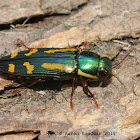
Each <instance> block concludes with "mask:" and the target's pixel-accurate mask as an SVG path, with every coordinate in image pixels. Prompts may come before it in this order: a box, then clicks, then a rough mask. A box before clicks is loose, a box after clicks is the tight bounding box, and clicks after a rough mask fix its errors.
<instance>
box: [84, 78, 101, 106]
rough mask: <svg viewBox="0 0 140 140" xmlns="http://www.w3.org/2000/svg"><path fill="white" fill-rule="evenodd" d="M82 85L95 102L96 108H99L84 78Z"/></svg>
mask: <svg viewBox="0 0 140 140" xmlns="http://www.w3.org/2000/svg"><path fill="white" fill-rule="evenodd" d="M82 84H83V87H84V88H86V89H87V91H88V92H89V94H90V95H91V96H92V99H93V101H94V102H95V105H96V108H99V105H98V103H97V101H96V99H95V97H94V94H92V93H91V91H90V90H89V88H88V84H87V82H86V81H85V80H83V81H82Z"/></svg>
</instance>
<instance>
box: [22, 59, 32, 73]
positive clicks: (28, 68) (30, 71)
mask: <svg viewBox="0 0 140 140" xmlns="http://www.w3.org/2000/svg"><path fill="white" fill-rule="evenodd" d="M23 66H26V68H27V74H32V72H33V70H34V65H30V63H29V62H24V64H23Z"/></svg>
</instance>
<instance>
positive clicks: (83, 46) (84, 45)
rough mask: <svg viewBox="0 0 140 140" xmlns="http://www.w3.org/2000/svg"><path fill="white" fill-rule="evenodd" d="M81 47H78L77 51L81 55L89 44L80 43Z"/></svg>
mask: <svg viewBox="0 0 140 140" xmlns="http://www.w3.org/2000/svg"><path fill="white" fill-rule="evenodd" d="M82 44H83V45H82V46H81V47H80V49H79V52H78V53H79V54H80V53H81V52H83V51H84V50H86V49H87V48H89V42H87V41H86V42H84V43H82Z"/></svg>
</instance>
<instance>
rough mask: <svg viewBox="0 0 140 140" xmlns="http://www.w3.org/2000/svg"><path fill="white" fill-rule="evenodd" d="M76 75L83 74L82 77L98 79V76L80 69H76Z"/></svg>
mask: <svg viewBox="0 0 140 140" xmlns="http://www.w3.org/2000/svg"><path fill="white" fill-rule="evenodd" d="M78 75H81V76H84V77H87V78H91V79H94V80H98V77H97V76H96V75H91V74H87V73H85V72H82V71H81V70H80V69H78Z"/></svg>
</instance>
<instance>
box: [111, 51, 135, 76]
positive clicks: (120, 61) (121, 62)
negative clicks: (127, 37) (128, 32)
mask: <svg viewBox="0 0 140 140" xmlns="http://www.w3.org/2000/svg"><path fill="white" fill-rule="evenodd" d="M133 50H134V48H133V49H131V50H130V52H129V53H128V54H127V55H126V56H125V57H124V58H123V59H122V60H121V61H120V62H119V63H118V64H117V65H116V66H114V67H113V68H112V69H114V68H116V67H118V66H119V65H120V64H121V63H122V62H123V61H124V60H125V59H126V58H127V56H129V54H130V53H131V52H132V51H133ZM112 76H113V75H112Z"/></svg>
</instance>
